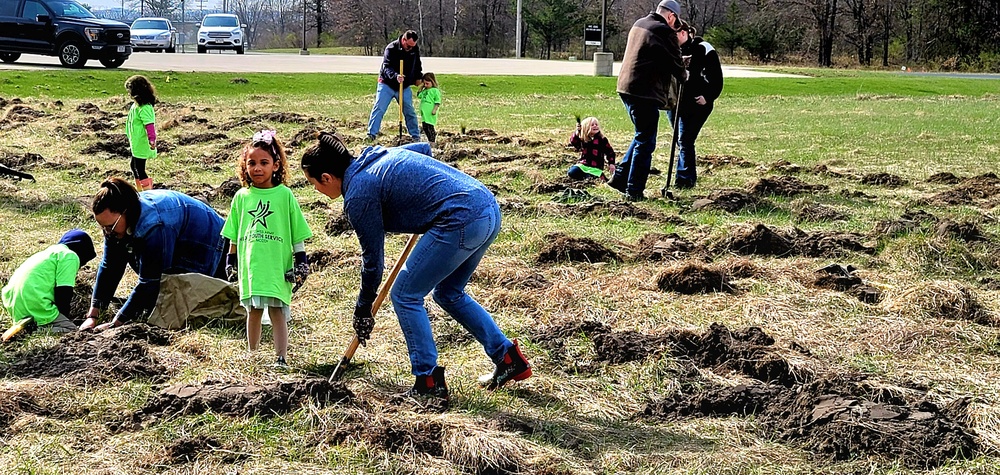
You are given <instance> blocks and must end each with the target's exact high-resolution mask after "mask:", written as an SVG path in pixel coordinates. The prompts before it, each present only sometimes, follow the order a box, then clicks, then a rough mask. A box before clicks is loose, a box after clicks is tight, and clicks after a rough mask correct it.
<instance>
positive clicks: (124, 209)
mask: <svg viewBox="0 0 1000 475" xmlns="http://www.w3.org/2000/svg"><path fill="white" fill-rule="evenodd" d="M90 210H91V211H92V212H93V213H94V216H97V215H99V214H101V213H103V212H104V210H111V212H112V213H125V221H126V223H128V225H129V226H134V225H135V223H136V222H137V221H138V220H139V214H140V211H141V210H140V209H139V192H137V191H135V188H134V187H133V186H132V184H131V183H129V182H127V181H125V180H124V179H122V178H119V177H111V178H108V179H107V180H104V182H103V183H101V189H100V190H97V194H95V195H94V202H93V204H91V206H90Z"/></svg>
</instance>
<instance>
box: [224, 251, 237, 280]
mask: <svg viewBox="0 0 1000 475" xmlns="http://www.w3.org/2000/svg"><path fill="white" fill-rule="evenodd" d="M236 261H237V259H236V253H235V252H234V253H232V254H226V280H228V281H230V282H236V281H237V280H239V279H240V271H239V269H238V268H237V265H236Z"/></svg>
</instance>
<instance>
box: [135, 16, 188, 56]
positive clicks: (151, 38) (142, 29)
mask: <svg viewBox="0 0 1000 475" xmlns="http://www.w3.org/2000/svg"><path fill="white" fill-rule="evenodd" d="M131 30H132V33H131V35H132V51H143V50H146V51H157V52H162V51H166V52H168V53H176V52H177V30H176V29H174V25H172V24H171V23H170V20H167V19H166V18H138V19H136V20H135V21H134V22H132V28H131Z"/></svg>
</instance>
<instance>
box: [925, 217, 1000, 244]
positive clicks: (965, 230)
mask: <svg viewBox="0 0 1000 475" xmlns="http://www.w3.org/2000/svg"><path fill="white" fill-rule="evenodd" d="M934 235H935V236H936V237H938V238H941V239H960V240H962V241H966V242H972V241H988V240H989V238H988V237H986V236H985V235H984V234H983V231H982V230H981V229H979V226H977V225H976V223H972V222H968V221H965V222H961V223H959V222H955V221H952V220H950V219H945V220H943V221H941V222H940V223H938V225H937V228H936V229H935V230H934Z"/></svg>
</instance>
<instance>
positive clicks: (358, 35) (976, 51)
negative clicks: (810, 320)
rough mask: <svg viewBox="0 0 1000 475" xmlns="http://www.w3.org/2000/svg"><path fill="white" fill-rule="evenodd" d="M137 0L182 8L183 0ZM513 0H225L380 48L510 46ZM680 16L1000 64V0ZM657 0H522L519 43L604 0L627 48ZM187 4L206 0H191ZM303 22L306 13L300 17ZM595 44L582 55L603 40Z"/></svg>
mask: <svg viewBox="0 0 1000 475" xmlns="http://www.w3.org/2000/svg"><path fill="white" fill-rule="evenodd" d="M140 1H141V2H142V3H138V2H135V1H134V0H133V1H132V2H131V3H130V5H136V4H138V5H140V6H141V7H142V10H143V11H144V12H146V13H145V14H146V15H153V14H155V15H159V16H166V17H168V18H169V17H178V16H179V12H180V10H181V4H180V2H178V0H140ZM516 1H517V0H225V3H224V4H223V8H224V9H226V10H228V11H231V12H233V13H236V14H238V15H240V17H241V19H242V20H243V22H245V23H247V25H248V26H249V29H250V31H248V35H249V36H250V38H251V40H252V44H253V45H255V47H256V48H258V49H263V48H278V47H299V46H301V45H302V42H303V26H305V28H304V30H305V41H306V44H307V45H309V46H310V47H319V46H341V47H355V48H356V51H358V52H359V53H361V54H380V53H381V51H382V49H383V48H384V47H385V44H386V43H388V42H389V41H392V40H394V39H396V38H397V37H398V36H399V35H400V34H401V32H403V31H405V30H408V29H412V30H415V31H417V32H418V33H419V35H420V45H421V50H422V52H423V54H424V55H429V56H434V55H437V56H458V57H512V56H514V52H515V51H516V49H517V48H516V46H517V45H516V44H515V42H516V39H515V31H516V23H517V18H516ZM680 3H681V5H682V8H683V15H682V17H683V18H684V19H686V20H688V21H689V22H691V23H692V24H693V25H694V26H695V27H697V28H698V31H699V35H702V36H704V37H705V38H706V39H707V40H708V41H710V42H711V43H712V44H713V45H715V46H716V48H717V49H718V50H719V51H720V52H722V53H723V55H724V56H725V55H728V56H730V57H734V58H735V57H741V58H749V59H752V60H757V61H761V62H775V61H782V60H786V59H789V58H794V59H796V60H800V61H801V60H803V59H805V60H807V61H809V62H812V63H814V64H817V65H820V66H833V65H834V64H835V63H836V64H845V63H846V64H853V65H861V66H893V65H898V64H906V65H910V64H929V65H932V66H936V67H941V68H945V69H977V70H987V71H1000V1H997V0H680ZM654 4H655V1H654V0H521V12H522V13H521V21H522V35H521V41H522V44H521V51H523V52H524V55H525V56H528V57H535V58H543V59H545V58H559V57H566V56H578V57H582V56H583V50H584V45H583V31H584V27H585V25H587V24H600V23H601V16H602V12H603V11H606V20H605V24H606V29H605V45H604V48H603V49H604V50H605V51H609V52H612V53H614V55H615V59H620V58H621V57H622V53H623V52H624V50H625V42H626V39H627V36H628V29H629V27H630V26H631V25H632V23H633V22H634V21H635V20H636V19H638V18H640V17H642V16H643V15H645V14H647V13H648V12H649V11H650V10H651V9H652V8H653V5H654ZM185 6H186V7H187V12H188V16H190V14H191V13H190V12H191V11H192V10H197V9H198V7H199V6H201V7H202V8H203V7H204V2H203V1H202V2H201V3H198V2H197V1H191V0H188V1H187V4H186V5H185ZM303 23H304V25H303ZM599 49H600V48H599V47H589V48H588V50H587V53H588V54H587V56H588V57H589V54H590V53H592V52H594V51H596V50H599Z"/></svg>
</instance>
